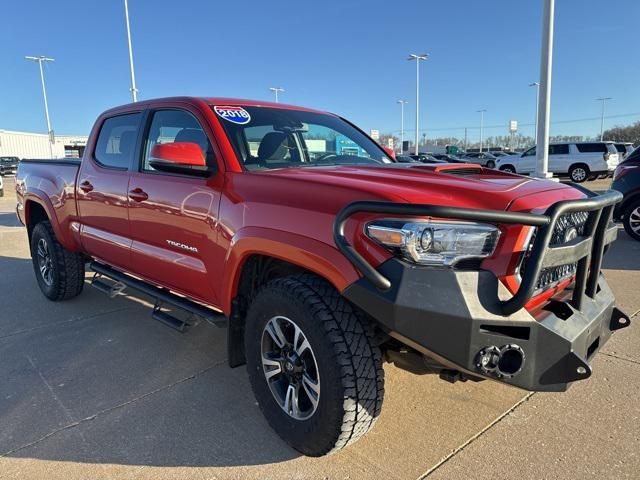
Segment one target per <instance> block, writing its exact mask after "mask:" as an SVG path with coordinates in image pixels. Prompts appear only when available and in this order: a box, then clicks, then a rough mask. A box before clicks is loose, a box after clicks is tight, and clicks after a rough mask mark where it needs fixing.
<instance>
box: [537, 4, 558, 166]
mask: <svg viewBox="0 0 640 480" xmlns="http://www.w3.org/2000/svg"><path fill="white" fill-rule="evenodd" d="M554 16H555V0H544V11H543V15H542V45H541V55H540V87H542V88H541V89H540V96H539V99H538V120H537V122H536V123H537V125H538V127H537V131H536V171H535V176H536V177H538V178H550V177H551V175H550V174H549V120H550V117H551V73H552V69H553V22H554Z"/></svg>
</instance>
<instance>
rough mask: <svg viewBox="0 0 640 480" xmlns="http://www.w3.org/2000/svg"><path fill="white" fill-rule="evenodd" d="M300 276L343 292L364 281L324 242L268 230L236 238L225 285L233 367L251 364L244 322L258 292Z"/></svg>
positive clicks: (225, 303)
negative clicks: (280, 279) (274, 282)
mask: <svg viewBox="0 0 640 480" xmlns="http://www.w3.org/2000/svg"><path fill="white" fill-rule="evenodd" d="M299 273H311V274H313V275H315V276H317V277H320V278H322V279H324V280H325V281H326V282H328V283H329V284H331V285H332V286H333V287H334V288H335V289H336V290H337V291H338V292H342V291H343V290H344V289H345V288H346V287H347V286H348V285H350V284H351V283H353V282H355V281H356V280H357V279H358V278H359V275H358V273H357V272H356V270H355V268H354V267H353V266H352V265H351V263H349V261H348V260H347V259H346V258H345V257H344V256H343V255H342V254H341V253H340V252H339V251H338V250H337V248H336V247H333V246H330V245H328V244H326V243H323V242H321V241H319V240H316V239H312V238H309V237H304V236H301V235H297V234H291V233H286V232H281V231H276V230H271V229H265V228H250V229H249V228H248V229H246V230H244V231H242V232H238V233H237V234H236V235H235V236H234V239H233V241H232V247H231V249H230V251H229V254H228V256H227V261H226V263H225V272H224V275H223V282H222V284H223V286H224V288H225V292H224V293H223V297H222V299H223V311H224V312H225V313H226V314H227V316H228V318H229V327H228V329H227V355H228V360H229V365H230V366H232V367H235V366H239V365H242V364H244V363H245V355H244V322H245V315H246V311H247V308H248V305H249V303H250V302H251V299H252V297H253V295H254V294H255V292H256V291H257V290H258V289H259V288H260V287H261V286H262V285H264V284H265V283H267V282H269V281H270V280H272V279H274V278H278V277H282V276H287V275H292V274H299Z"/></svg>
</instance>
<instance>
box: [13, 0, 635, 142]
mask: <svg viewBox="0 0 640 480" xmlns="http://www.w3.org/2000/svg"><path fill="white" fill-rule="evenodd" d="M129 9H130V15H131V28H132V36H133V42H134V57H135V64H136V75H137V80H138V88H139V89H140V98H142V99H144V98H152V97H160V96H168V95H181V94H185V95H208V96H235V97H242V98H256V99H271V98H272V94H271V92H269V91H268V87H269V86H271V85H281V86H283V87H284V88H285V89H286V92H285V93H284V94H282V98H281V100H282V101H285V102H287V103H294V104H301V105H306V106H311V107H316V108H320V109H325V110H330V111H333V112H336V113H339V114H341V115H344V116H346V117H348V118H349V119H351V120H353V121H354V122H355V123H357V124H358V125H360V126H361V127H362V128H364V129H366V130H368V129H370V128H378V129H380V130H381V131H383V132H390V131H394V130H395V131H397V130H399V128H400V126H399V123H400V110H399V105H397V104H396V100H397V99H398V98H406V99H407V100H408V101H409V102H410V103H409V105H407V109H406V123H407V129H411V128H413V125H414V120H413V118H414V108H415V106H414V99H415V93H414V88H415V87H414V85H415V83H414V82H415V73H414V72H415V65H414V63H413V62H409V61H407V60H406V57H407V54H408V53H410V52H415V53H420V52H423V51H424V52H429V53H430V54H431V59H430V60H428V62H426V63H424V64H422V65H423V67H422V79H423V82H422V89H421V92H422V95H421V112H422V113H423V114H422V115H421V118H422V120H421V127H424V128H425V129H426V130H427V135H428V136H429V137H433V136H445V135H458V136H461V135H462V131H461V130H460V129H458V130H445V129H446V128H448V127H460V126H470V127H472V126H477V125H478V123H479V118H478V117H479V114H477V113H475V112H476V110H478V109H480V108H486V109H487V113H486V117H485V124H486V125H489V126H491V125H501V127H500V128H493V129H491V128H489V129H487V130H486V132H485V135H495V134H505V133H506V129H507V127H506V125H507V122H508V120H509V119H511V118H513V119H517V120H519V121H520V122H521V123H523V124H524V123H533V120H534V110H535V103H534V98H535V93H534V90H533V88H530V87H528V84H529V83H531V82H533V81H537V80H538V71H539V61H540V30H541V16H542V1H541V0H484V1H478V0H447V1H436V0H413V1H407V0H396V1H394V2H388V1H382V0H373V1H347V0H323V1H322V2H317V1H314V2H301V1H293V0H283V1H264V0H260V1H257V0H254V1H249V0H245V1H226V2H222V1H211V0H181V1H165V0H153V1H152V0H130V2H129ZM2 16H3V22H2V28H1V29H0V45H2V47H1V48H0V65H1V71H2V74H1V75H0V128H4V129H9V130H27V131H44V130H46V127H45V125H44V114H43V107H42V97H41V92H40V79H39V75H38V71H37V65H36V64H35V63H32V62H28V61H26V60H24V55H47V56H51V57H54V58H55V59H56V62H55V63H53V64H49V65H47V68H46V71H45V72H46V79H47V88H48V94H49V101H50V110H51V118H52V122H53V127H54V129H55V131H56V133H59V134H86V133H88V131H89V129H90V127H91V124H92V123H93V120H94V119H95V117H96V115H97V114H98V113H100V112H101V111H103V110H105V109H107V108H109V107H112V106H114V105H118V104H122V103H126V102H128V101H129V99H130V94H129V90H128V88H129V71H128V61H127V45H126V36H125V26H124V14H123V2H122V1H121V0H91V1H86V0H85V1H80V0H58V1H56V2H52V1H44V0H40V1H35V0H21V1H19V2H18V1H7V2H4V5H3V7H2ZM638 18H640V2H638V0H558V1H557V2H556V37H555V56H554V82H553V97H552V99H553V105H552V121H562V120H569V119H580V118H592V117H596V118H598V117H599V115H600V106H599V103H598V102H596V101H595V100H594V99H595V98H596V97H600V96H610V97H614V100H613V101H612V102H610V104H609V106H608V114H610V115H623V114H630V113H633V114H636V115H635V116H629V117H618V118H612V119H609V120H608V121H607V122H608V124H609V125H613V124H623V123H629V122H632V121H635V120H638V119H640V91H639V89H640V58H639V56H640V48H639V46H640V45H639V41H638ZM430 129H434V130H430ZM435 129H437V130H435ZM521 131H522V133H524V134H530V133H531V132H532V131H533V128H532V127H522V129H521ZM598 131H599V120H591V121H586V122H579V123H560V124H556V125H553V126H552V133H555V134H586V135H593V134H595V133H596V132H598ZM477 136H478V130H477V129H474V130H470V131H469V137H470V139H472V138H474V137H477Z"/></svg>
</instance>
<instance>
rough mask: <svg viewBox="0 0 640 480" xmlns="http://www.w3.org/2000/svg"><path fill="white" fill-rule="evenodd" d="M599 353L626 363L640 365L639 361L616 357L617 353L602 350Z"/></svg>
mask: <svg viewBox="0 0 640 480" xmlns="http://www.w3.org/2000/svg"><path fill="white" fill-rule="evenodd" d="M598 353H600V354H602V355H606V356H607V357H612V358H617V359H618V360H623V361H625V362H629V363H635V364H636V365H640V362H639V361H638V360H633V359H631V358H626V357H620V356H618V355H616V354H615V353H609V352H603V351H602V350H600V352H598Z"/></svg>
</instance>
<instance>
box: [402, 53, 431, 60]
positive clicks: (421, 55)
mask: <svg viewBox="0 0 640 480" xmlns="http://www.w3.org/2000/svg"><path fill="white" fill-rule="evenodd" d="M427 58H429V54H428V53H419V54H415V53H410V54H409V58H407V60H426V59H427Z"/></svg>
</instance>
